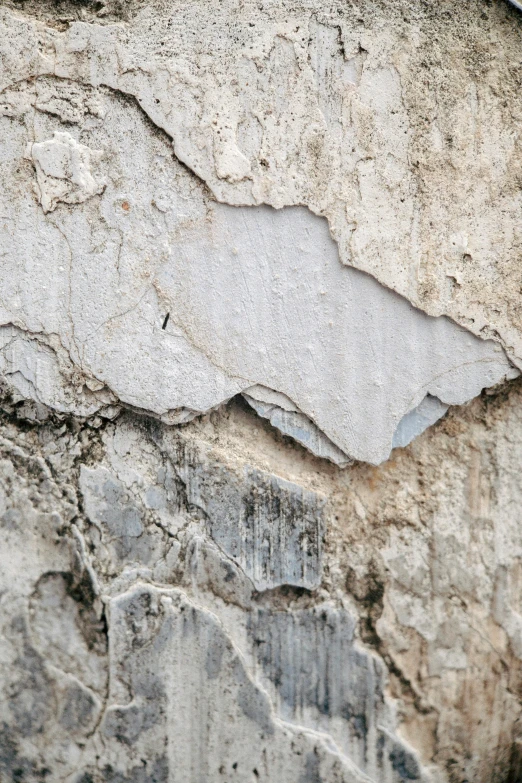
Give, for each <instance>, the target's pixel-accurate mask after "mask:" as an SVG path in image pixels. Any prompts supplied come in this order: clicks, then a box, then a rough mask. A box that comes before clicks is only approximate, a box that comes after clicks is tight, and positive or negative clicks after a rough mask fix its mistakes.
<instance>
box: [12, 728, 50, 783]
mask: <svg viewBox="0 0 522 783" xmlns="http://www.w3.org/2000/svg"><path fill="white" fill-rule="evenodd" d="M18 736H19V735H17V732H16V731H15V730H13V728H11V727H9V726H8V725H7V724H6V723H3V724H0V780H1V781H2V783H4V781H5V783H40V781H47V783H50V781H51V780H52V775H51V770H50V769H49V768H48V767H47V766H38V765H37V764H36V763H35V762H34V761H32V760H31V759H28V758H27V757H26V756H24V755H23V754H21V753H20V749H19V745H18Z"/></svg>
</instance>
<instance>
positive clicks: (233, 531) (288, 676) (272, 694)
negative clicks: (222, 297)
mask: <svg viewBox="0 0 522 783" xmlns="http://www.w3.org/2000/svg"><path fill="white" fill-rule="evenodd" d="M521 402H522V383H521V382H520V381H515V382H512V383H510V384H507V385H506V386H505V387H503V388H500V389H497V390H496V391H495V392H494V393H490V394H484V395H482V397H481V398H479V399H477V400H475V401H474V402H473V403H470V404H469V405H467V406H465V407H463V408H460V409H459V408H455V409H452V410H451V411H450V412H449V414H448V415H447V416H446V417H445V418H444V419H443V420H442V421H441V422H439V423H438V424H437V425H435V426H434V427H433V428H431V429H430V430H429V431H428V432H426V433H425V434H424V435H422V436H421V437H420V438H418V439H417V440H416V441H415V442H414V443H413V444H411V446H409V447H408V448H406V449H398V450H396V451H394V452H393V455H392V458H391V459H390V460H389V461H388V462H387V463H385V464H384V465H382V466H380V467H378V468H374V467H370V466H368V465H364V464H355V465H354V466H352V467H349V468H346V469H344V470H339V469H338V468H336V467H334V466H333V465H331V464H329V463H326V462H324V461H322V460H319V459H315V458H313V457H311V456H310V455H309V454H308V453H307V452H305V451H304V450H303V449H301V448H300V447H299V446H297V445H296V444H295V443H293V442H291V441H289V440H288V439H286V438H285V437H284V436H281V435H280V434H278V433H277V431H275V430H273V429H271V427H270V426H269V425H268V424H266V423H265V422H263V421H261V420H259V419H258V418H257V417H256V416H255V415H254V414H252V412H251V411H250V410H249V409H248V407H247V406H245V404H243V403H241V402H238V401H233V402H232V403H230V404H229V406H227V408H225V409H223V410H221V411H218V412H216V413H213V414H211V415H209V416H207V417H204V418H202V419H200V420H197V421H195V422H192V423H191V424H189V425H187V426H185V427H181V428H169V427H166V426H165V425H162V424H159V423H158V422H157V421H153V420H150V419H148V418H147V417H139V416H137V415H136V414H134V413H132V412H125V411H124V412H123V413H122V414H121V415H120V416H119V417H118V418H117V419H116V420H115V421H112V422H110V421H106V420H103V419H101V418H99V417H95V418H93V419H85V420H78V419H75V418H73V417H56V416H55V415H54V414H49V416H48V418H45V415H44V416H43V419H42V410H41V408H40V409H39V410H38V411H37V410H36V407H35V406H33V405H32V403H27V402H18V403H16V404H13V403H9V401H8V400H7V399H5V400H4V403H3V406H2V408H3V413H2V420H1V443H0V448H1V451H2V460H1V462H0V475H1V485H2V492H1V493H0V504H1V515H0V525H1V527H2V534H3V537H4V539H3V540H4V543H5V545H4V546H3V553H2V561H3V562H2V572H3V576H2V584H1V599H0V600H1V607H2V609H1V618H2V633H3V639H4V653H3V668H2V669H1V678H0V688H1V689H2V692H3V698H2V699H1V700H0V703H1V705H2V706H1V707H0V710H1V716H0V720H1V722H2V725H3V730H2V734H1V739H0V780H2V783H4V781H11V780H17V781H25V782H26V783H27V782H29V781H31V782H32V781H39V780H46V779H47V780H55V779H62V778H65V777H66V776H67V775H71V776H72V777H71V778H70V779H74V780H78V781H80V780H81V781H82V783H87V781H113V782H114V783H115V782H116V781H118V783H123V781H125V782H127V781H129V782H130V781H132V782H133V783H138V781H139V783H144V782H145V781H147V782H150V783H152V781H156V783H159V781H167V780H169V781H170V780H175V781H177V780H178V777H176V773H175V771H174V767H173V764H174V763H175V764H177V765H181V767H180V768H181V769H185V771H186V772H185V774H188V775H189V777H187V778H184V779H195V778H194V777H192V778H191V777H190V775H195V774H196V771H195V770H196V767H194V764H195V763H196V762H195V761H194V759H192V760H189V761H187V759H184V758H183V759H180V758H178V757H176V756H175V754H174V756H173V751H172V749H171V750H170V751H165V748H166V747H167V746H168V740H167V737H168V736H169V734H170V732H172V731H173V730H174V729H175V730H177V731H182V727H180V725H179V719H180V718H179V715H178V714H177V708H174V711H172V704H176V703H178V702H176V699H178V700H181V701H182V702H183V699H185V698H186V696H185V695H184V693H185V691H184V690H183V689H182V690H180V686H179V682H177V681H176V678H177V677H181V678H182V680H183V683H184V687H185V686H186V688H189V686H188V685H187V683H189V682H190V681H193V679H194V677H196V678H199V679H198V683H199V685H198V689H199V690H198V694H199V695H198V696H197V698H201V697H202V698H203V699H205V698H207V699H208V700H209V704H210V705H211V706H212V705H213V709H214V710H215V715H214V717H212V715H210V716H208V715H205V716H202V715H201V714H199V713H198V714H197V715H196V714H195V713H191V714H190V719H187V720H188V724H189V729H187V731H188V734H187V735H186V738H187V741H188V740H189V739H190V742H192V743H193V744H194V747H195V748H197V749H198V754H200V755H202V756H203V757H206V758H207V761H208V764H209V769H207V770H206V771H204V770H202V769H200V770H199V772H197V774H200V775H203V777H202V778H198V779H204V780H209V781H210V780H216V779H218V778H217V777H212V775H213V774H216V773H212V764H215V765H217V766H215V769H218V770H219V769H221V768H222V772H221V773H220V777H219V779H223V780H236V779H237V780H247V779H248V780H250V778H247V777H245V776H244V775H245V774H246V773H245V772H244V767H242V764H243V763H244V761H243V759H242V758H240V756H239V755H238V760H236V761H234V760H233V759H232V756H231V755H230V753H228V754H225V756H226V757H223V758H222V759H217V758H215V757H214V756H215V750H214V749H213V748H212V747H211V745H209V744H208V742H209V737H211V736H213V734H212V732H213V731H214V730H215V729H214V728H213V727H212V725H210V724H211V723H212V720H214V721H218V722H221V718H220V717H219V712H220V710H222V714H226V713H227V711H229V712H230V711H233V710H235V709H238V710H239V712H238V713H237V716H236V719H235V720H236V723H235V724H234V725H235V728H234V729H233V731H236V732H239V735H240V736H241V738H242V742H243V743H244V744H245V747H246V749H247V757H249V758H250V756H251V757H252V758H254V757H255V752H256V751H255V750H254V749H253V747H252V742H253V741H254V739H255V743H260V745H261V746H262V747H263V748H264V751H263V753H264V758H265V762H263V763H265V768H261V762H259V765H258V766H255V769H256V771H257V774H254V773H252V774H253V775H254V779H256V780H257V779H258V778H259V779H262V780H267V781H272V780H275V779H278V780H284V779H289V780H291V779H292V780H296V779H299V780H303V781H304V780H306V781H312V780H313V781H314V782H315V781H319V780H323V781H325V783H326V782H327V781H328V782H329V781H332V780H336V781H337V780H346V781H348V780H355V779H357V778H354V777H350V775H351V774H352V773H348V772H347V768H345V767H343V764H345V765H346V763H347V762H346V759H349V760H351V762H353V763H355V765H356V768H358V769H360V770H361V769H362V770H364V771H365V772H366V773H368V774H369V775H370V777H371V778H373V779H376V780H382V779H387V780H388V779H389V780H393V781H401V780H404V781H406V780H417V779H418V780H420V779H421V776H422V774H424V773H423V772H422V770H423V769H424V770H427V769H430V768H431V769H432V770H433V769H434V770H435V771H436V770H438V771H439V772H438V773H437V774H439V775H442V777H439V778H437V779H440V780H445V779H447V780H449V781H451V783H465V781H473V783H479V781H480V782H481V783H493V781H495V783H514V782H515V781H517V780H519V774H520V764H521V759H520V753H519V748H520V730H519V728H518V727H519V722H518V721H519V716H520V711H521V705H522V691H521V683H522V667H521V650H520V646H519V644H518V626H517V622H518V620H517V618H518V615H517V609H516V607H517V595H518V591H519V590H520V589H521V586H520V585H521V579H520V574H521V568H520V555H519V554H518V552H519V551H521V550H520V549H519V547H520V542H519V533H518V529H519V528H520V527H521V525H520V520H519V519H518V516H519V515H520V511H519V507H520V503H519V502H518V499H519V498H520V497H521V496H522V487H521V486H520V483H521V479H520V477H519V470H518V465H519V455H520V453H521V452H522V416H521V411H522V406H521ZM35 418H40V420H39V421H36V420H34V419H35ZM506 498H507V500H506ZM274 536H275V537H274ZM281 544H282V546H281ZM183 607H186V608H185V609H184V608H183ZM186 611H189V612H190V613H191V617H192V620H191V625H190V628H191V629H192V630H191V631H190V634H192V636H190V634H189V637H190V638H191V639H192V638H193V639H195V640H196V642H195V644H196V646H195V647H193V646H191V644H192V643H191V644H189V643H188V642H187V641H186V640H187V639H188V638H189V637H187V635H186V634H187V633H188V630H185V631H183V628H184V627H185V626H183V625H179V623H180V622H182V621H181V620H180V619H179V618H181V617H183V616H184V612H186ZM183 622H185V621H183ZM122 623H123V625H121V624H122ZM122 629H123V630H122ZM125 629H126V630H125ZM180 634H181V635H180ZM140 639H141V641H140ZM133 640H134V641H133ZM147 640H148V641H147ZM176 640H177V641H176ZM311 640H313V641H311ZM144 644H145V647H143V645H144ZM129 645H130V646H129ZM180 645H181V646H180ZM187 645H188V646H187ZM201 649H210V650H216V652H215V655H217V656H218V658H217V659H214V658H213V657H212V659H211V660H210V659H208V658H207V663H204V661H203V662H202V666H203V670H201V671H203V672H206V674H205V675H204V677H203V679H202V676H203V675H202V674H201V671H200V669H199V668H198V667H199V663H198V660H197V655H198V654H199V653H197V651H198V650H199V651H200V650H201ZM165 650H166V651H167V652H165ZM176 650H177V653H176ZM218 651H219V652H218ZM165 655H167V658H165ZM176 655H181V656H182V660H183V661H184V663H183V665H184V666H185V669H183V666H182V668H181V669H180V666H181V663H180V660H177V659H176ZM213 655H214V653H212V656H213ZM373 655H375V657H373ZM238 656H239V657H238ZM325 656H326V658H325ZM187 659H189V660H190V664H189V663H187ZM218 660H219V661H220V662H221V663H219V664H218V663H216V661H218ZM209 661H210V662H209ZM212 661H214V662H213V663H212ZM321 661H324V663H323V664H321V663H320V662H321ZM225 662H226V663H225ZM187 666H188V669H187ZM321 666H323V667H324V668H321ZM191 667H193V668H191ZM205 667H206V668H205ZM209 667H210V668H209ZM216 667H217V668H216ZM143 672H146V673H147V674H146V676H145V675H143ZM205 677H208V678H209V679H207V680H206V679H205ZM238 678H239V680H238ZM238 681H239V682H243V683H244V685H242V686H241V688H240V691H238V692H237V694H236V695H235V696H234V695H233V696H231V697H230V699H231V700H230V702H226V703H225V702H223V701H222V700H221V701H219V699H218V697H217V695H216V694H215V691H214V690H213V689H214V687H215V684H216V683H217V685H218V686H219V689H220V691H221V690H222V689H223V688H224V689H225V691H227V693H228V690H230V689H232V691H233V693H236V691H234V688H236V687H237V682H238ZM244 688H247V691H248V692H250V691H251V695H250V696H249V702H248V704H249V705H250V706H248V707H247V706H245V702H244V700H243V701H241V699H242V697H241V695H240V694H241V693H244V692H245V691H244ZM227 689H228V690H227ZM249 689H250V690H249ZM259 689H261V690H259ZM189 690H190V689H189ZM256 694H257V695H256ZM260 694H264V695H262V696H261V695H260ZM327 694H330V695H329V696H328V695H327ZM190 698H196V696H195V695H194V694H192V696H191V697H190ZM190 698H189V702H190ZM219 698H220V699H221V698H222V697H221V695H220V697H219ZM390 698H391V699H392V701H389V700H390ZM216 699H218V700H217V701H216ZM252 700H253V701H252ZM260 700H261V701H260ZM183 703H184V704H185V707H184V708H183V710H185V712H184V718H186V716H187V712H186V710H189V712H190V709H192V707H190V705H189V704H188V702H187V703H185V702H183ZM253 704H257V705H258V706H257V707H256V708H255V715H256V716H257V717H256V718H255V719H254V722H253V723H252V715H253V714H254V713H252V710H253V709H254V707H253V706H252V705H253ZM391 704H394V705H395V709H396V710H397V719H398V720H397V719H396V718H394V717H393V711H390V705H391ZM169 705H170V706H169ZM238 705H239V707H238ZM241 705H242V706H241ZM209 709H210V708H209ZM183 710H182V712H183ZM234 714H235V713H234ZM248 716H250V717H248ZM261 716H264V717H261ZM396 720H397V722H396ZM383 724H384V725H385V726H387V729H386V732H385V734H384V735H380V736H381V739H379V726H381V725H383ZM288 725H289V726H291V727H293V728H292V729H291V732H294V734H292V737H293V739H292V740H291V741H290V740H289V739H288V732H289V731H290V729H288V728H287V726H288ZM238 727H239V728H238ZM220 730H221V729H220ZM223 730H224V731H225V735H226V736H228V735H227V731H228V729H226V728H225V729H223ZM231 730H232V729H231ZM310 730H312V731H322V732H326V734H327V735H328V734H329V735H330V736H331V737H333V738H334V739H335V742H336V743H337V746H338V748H340V751H341V756H340V757H339V756H336V755H335V754H333V755H332V752H331V751H329V750H328V748H327V747H326V746H324V744H323V745H322V744H321V743H319V745H318V744H317V742H318V740H313V741H312V740H310V738H309V735H307V734H306V731H310ZM258 731H259V732H260V734H259V735H258V734H256V732H258ZM285 732H286V733H285ZM303 732H304V733H303ZM100 738H101V739H100ZM256 738H257V739H256ZM383 738H384V739H383ZM100 741H103V745H102V746H100V744H99V743H100ZM289 741H290V744H291V745H292V747H294V746H295V744H296V742H297V743H298V742H301V743H302V744H303V747H304V751H303V752H304V753H305V756H306V757H307V758H308V759H309V761H308V762H307V764H308V767H306V765H305V767H304V768H303V769H301V767H300V763H301V762H300V761H299V759H300V758H301V757H300V756H299V755H298V756H295V757H294V756H293V755H292V753H290V751H289V750H288V748H289V747H290V746H289V745H288V744H287V743H288V742H289ZM310 742H312V744H311V745H310ZM314 742H315V743H316V744H315V745H314ZM343 742H344V743H345V744H344V746H343ZM211 744H212V743H211ZM285 748H286V749H285ZM414 751H415V752H414ZM234 752H236V751H234ZM169 753H170V755H169ZM238 753H239V751H238ZM248 753H249V754H250V756H248ZM213 754H214V755H213ZM289 754H290V755H289ZM307 754H308V755H307ZM310 754H312V755H310ZM281 756H285V757H287V758H289V759H290V761H289V762H288V763H289V770H288V769H286V770H282V769H280V768H279V767H278V766H277V764H280V763H281V758H280V757H281ZM267 758H268V759H269V760H268V761H267ZM270 758H271V759H272V760H271V761H270ZM339 758H340V759H341V761H339ZM140 759H141V761H140ZM310 759H315V760H314V762H313V764H315V766H313V765H312V766H310V764H312V761H310ZM332 759H334V760H335V763H336V764H340V767H339V769H337V768H336V769H337V771H332V769H333V768H332V766H331V765H332V764H333V763H334V761H333V760H332ZM343 759H344V760H343ZM218 762H219V763H218ZM233 763H236V765H239V770H240V772H237V768H236V770H234V769H232V764H233ZM254 763H255V764H257V762H254ZM183 765H185V766H183ZM191 765H192V766H191ZM227 765H228V766H227ZM329 765H330V766H329ZM307 769H308V772H307V771H306V770H307ZM78 770H80V771H81V774H80V772H78ZM187 770H188V772H187ZM241 770H242V771H241ZM299 770H301V771H299ZM310 770H313V771H310ZM77 772H78V775H77V776H76V777H74V775H75V774H76V773H77ZM249 774H250V773H249ZM205 775H206V777H205ZM242 775H243V776H242ZM292 775H294V777H292ZM299 775H302V777H299ZM307 775H308V777H307ZM314 775H315V776H314ZM82 776H83V777H82ZM274 776H276V777H274ZM295 776H297V777H295ZM385 776H387V777H385ZM179 779H180V780H181V778H179Z"/></svg>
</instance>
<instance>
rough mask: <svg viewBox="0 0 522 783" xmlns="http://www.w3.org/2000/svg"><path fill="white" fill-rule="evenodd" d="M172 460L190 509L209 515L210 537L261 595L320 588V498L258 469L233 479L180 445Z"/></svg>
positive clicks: (322, 531) (225, 469) (232, 476)
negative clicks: (289, 588)
mask: <svg viewBox="0 0 522 783" xmlns="http://www.w3.org/2000/svg"><path fill="white" fill-rule="evenodd" d="M172 458H173V464H174V465H175V467H176V469H177V470H178V472H179V475H180V477H181V478H182V480H183V481H184V483H185V486H186V492H187V501H188V504H189V506H196V507H198V508H200V509H202V510H203V511H204V512H205V515H206V517H207V525H208V532H209V534H210V535H211V537H212V538H213V539H214V541H215V542H216V543H217V544H218V545H219V547H220V549H221V550H222V551H223V552H225V553H226V554H227V555H228V556H229V557H230V558H231V559H232V560H234V561H235V562H236V563H237V564H238V565H239V566H240V568H241V569H242V570H243V571H244V572H245V573H246V574H247V576H248V577H249V578H250V579H251V580H252V582H253V583H254V585H255V587H256V589H257V590H266V589H271V588H274V587H278V586H282V585H291V586H295V587H303V588H307V589H315V588H317V587H318V586H319V584H320V583H321V577H322V570H321V569H322V547H323V536H324V506H325V501H324V499H323V498H322V497H320V496H319V495H317V494H316V493H314V492H310V491H308V490H305V489H304V488H303V487H300V486H299V485H297V484H294V483H291V482H288V481H285V480H283V479H280V478H278V477H277V476H274V475H272V474H269V473H263V472H262V471H259V470H257V469H254V468H249V467H246V468H245V469H244V470H243V472H242V473H241V474H239V473H235V472H233V471H231V470H229V469H228V468H226V467H225V466H223V465H219V464H217V463H216V462H213V461H210V460H204V459H202V458H201V457H200V455H199V454H198V453H197V451H196V450H194V449H191V448H189V447H188V446H186V444H183V443H181V442H180V443H178V444H177V446H176V448H175V449H174V453H173V454H172Z"/></svg>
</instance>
